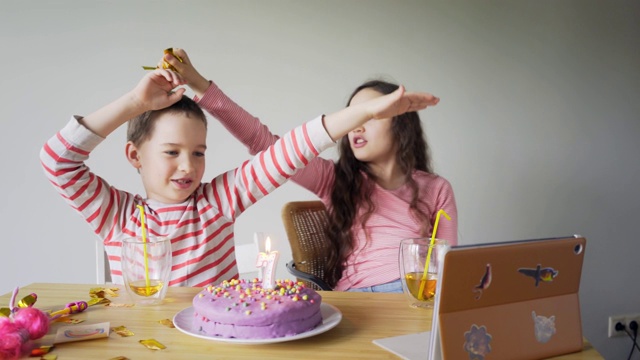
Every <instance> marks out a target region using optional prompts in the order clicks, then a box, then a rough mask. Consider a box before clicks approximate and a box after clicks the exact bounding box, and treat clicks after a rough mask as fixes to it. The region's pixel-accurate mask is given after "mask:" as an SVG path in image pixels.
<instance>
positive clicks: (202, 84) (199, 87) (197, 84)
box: [158, 48, 209, 96]
mask: <svg viewBox="0 0 640 360" xmlns="http://www.w3.org/2000/svg"><path fill="white" fill-rule="evenodd" d="M173 53H174V54H175V55H176V56H178V57H180V59H182V61H180V60H178V59H177V58H176V57H175V56H172V55H171V54H164V55H163V56H162V59H161V60H160V62H159V63H158V67H159V68H162V62H167V63H169V64H171V66H173V67H174V68H175V69H176V70H177V71H178V73H180V75H181V76H182V78H184V80H185V81H186V84H187V85H188V86H189V87H190V88H191V90H193V91H194V92H195V93H196V95H198V96H202V95H203V94H204V93H205V91H207V88H208V87H209V81H208V80H207V79H206V78H204V77H203V76H202V75H200V73H199V72H198V70H196V68H195V67H194V66H193V63H192V62H191V59H189V55H187V52H186V51H184V49H180V48H173Z"/></svg>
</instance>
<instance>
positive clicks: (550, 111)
mask: <svg viewBox="0 0 640 360" xmlns="http://www.w3.org/2000/svg"><path fill="white" fill-rule="evenodd" d="M35 4H37V5H35ZM35 4H34V3H33V2H28V1H19V0H10V1H7V0H5V1H3V2H2V10H1V12H0V44H2V49H3V54H2V56H1V57H0V68H1V69H2V75H0V81H1V82H2V86H1V87H0V109H2V113H1V114H2V115H1V117H0V119H1V124H2V131H1V132H0V146H2V153H3V154H4V166H3V168H4V170H3V171H2V174H3V176H1V177H0V187H1V188H2V189H3V191H4V196H3V201H2V202H0V219H1V221H2V225H3V228H4V233H3V235H2V238H3V239H2V245H1V250H0V274H1V276H0V293H5V292H8V291H10V290H11V289H12V288H13V287H14V286H17V285H26V284H28V283H31V282H84V283H88V282H92V281H93V280H94V278H95V271H94V261H95V260H94V257H93V254H94V250H93V249H94V244H95V236H94V235H93V233H92V232H91V231H90V230H89V227H88V226H86V225H85V224H84V221H83V220H82V219H81V218H80V217H79V216H78V215H76V214H75V213H74V212H73V211H72V210H70V209H69V208H68V207H67V205H65V204H64V202H63V201H62V200H61V199H60V198H59V197H58V195H57V194H56V192H55V191H54V190H53V189H52V188H51V186H50V185H49V184H48V183H47V181H46V180H45V177H44V176H43V174H42V170H41V169H40V165H39V161H38V151H39V150H40V147H41V146H42V144H43V143H44V142H45V140H46V139H47V138H49V137H50V136H51V135H53V134H54V133H55V132H56V131H57V130H58V129H59V128H61V127H62V126H63V125H64V124H65V123H66V121H67V120H68V119H69V117H70V116H71V115H72V114H87V113H88V112H90V111H92V110H94V109H96V108H97V107H99V106H101V105H103V104H105V103H107V102H109V101H111V100H112V99H115V98H116V97H117V96H119V95H120V94H122V93H124V92H125V91H127V90H129V89H130V88H131V87H132V86H133V85H134V84H136V83H137V81H138V80H139V79H140V77H141V76H143V71H142V70H141V68H140V65H154V64H155V63H156V61H157V59H158V57H159V56H160V54H161V52H162V50H163V49H164V48H165V47H169V46H176V47H182V48H185V49H187V50H188V51H189V54H190V55H191V58H192V60H193V61H194V62H195V64H196V65H197V66H198V68H199V69H200V70H201V72H202V73H203V74H206V75H207V76H208V77H210V78H212V79H214V80H215V81H216V82H217V83H218V84H219V85H220V86H221V87H222V88H223V89H225V90H226V92H227V93H228V94H229V95H230V96H231V97H233V98H235V99H236V100H237V101H238V102H239V103H240V104H243V105H245V107H246V108H247V109H248V110H250V111H252V112H253V113H254V114H257V115H259V116H261V118H262V120H263V121H264V122H266V123H267V124H269V125H270V127H271V128H272V130H274V131H275V132H277V133H282V132H284V131H285V130H288V129H289V128H292V127H293V126H295V125H297V124H300V123H302V122H303V121H306V120H309V119H311V118H313V117H314V116H316V115H318V114H320V113H323V112H330V111H334V110H337V109H339V108H341V107H342V106H344V103H345V101H346V99H347V96H348V94H349V93H350V91H351V90H352V89H353V88H354V87H355V86H356V85H358V84H359V83H361V82H362V81H364V80H366V79H368V78H370V77H374V76H379V75H381V76H386V77H387V78H389V79H392V80H396V81H398V82H401V83H403V84H405V85H406V86H407V88H409V89H413V90H425V91H431V92H433V93H435V94H437V95H439V96H440V97H441V98H442V102H441V103H440V104H439V105H438V106H437V107H436V108H434V109H429V110H428V111H425V112H423V113H422V114H421V115H422V117H423V120H424V123H425V125H426V129H427V132H428V139H429V141H430V144H431V147H432V151H433V156H434V159H435V166H436V170H437V171H438V172H439V173H440V174H441V175H443V176H445V177H446V178H448V179H449V180H450V181H451V182H452V184H453V186H454V189H455V192H456V197H457V201H458V206H459V217H460V239H461V242H462V243H478V242H486V241H502V240H510V239H521V238H533V237H548V236H557V235H567V234H573V233H579V234H582V235H584V236H586V237H587V239H588V247H587V255H586V259H585V267H584V272H583V281H582V287H581V302H582V314H583V328H584V332H585V336H586V337H587V338H588V339H589V340H590V341H591V342H592V343H593V344H594V345H595V346H596V348H597V349H598V350H599V351H600V352H601V353H602V354H603V355H605V357H606V358H609V359H618V358H622V357H623V356H626V354H627V353H628V351H629V350H630V346H631V342H630V341H629V340H628V339H623V338H616V339H608V338H607V337H606V331H607V329H606V324H607V318H608V316H609V315H615V314H625V313H637V312H640V305H639V304H640V301H639V300H640V290H639V286H638V285H637V284H638V280H637V275H638V273H639V269H640V266H639V265H638V254H639V253H640V239H638V231H637V224H638V222H639V221H640V205H639V204H640V191H638V189H637V187H638V185H640V161H639V160H638V155H639V154H640V145H639V144H640V141H638V137H639V135H640V119H639V117H640V105H639V101H638V99H639V98H640V45H639V44H640V42H639V41H638V39H639V38H640V25H639V23H640V22H639V21H638V18H639V16H638V15H640V3H639V2H637V1H636V2H621V1H607V2H605V1H584V0H574V1H562V2H558V1H550V0H549V1H535V2H534V1H483V2H478V1H471V0H470V1H446V2H445V1H399V2H392V1H315V2H311V1H306V2H303V1H293V0H292V1H255V2H249V1H190V2H186V1H184V2H183V1H154V2H141V1H140V2H133V1H108V2H107V1H80V0H69V1H56V2H44V1H43V2H37V3H35ZM123 145H124V132H122V131H118V132H116V133H115V134H113V135H112V136H111V137H110V138H109V139H108V140H107V141H106V142H105V143H104V144H103V145H101V146H100V147H99V149H98V150H97V151H95V152H94V154H92V159H91V160H90V163H89V165H90V166H91V168H92V170H93V171H95V172H97V173H99V174H102V175H107V174H108V176H105V177H107V178H108V179H110V181H111V182H112V183H113V184H114V185H117V186H119V187H122V188H125V189H128V190H131V191H135V192H141V187H140V183H139V179H138V177H137V175H136V173H135V171H134V170H133V169H132V168H130V166H129V165H128V163H126V161H125V159H124V156H123V154H124V150H123V149H124V146H123ZM209 146H210V150H209V151H208V158H209V161H208V164H207V165H208V170H207V177H210V176H213V175H214V174H217V173H219V172H221V171H223V170H227V169H229V168H231V167H233V166H234V165H236V164H238V163H239V162H240V161H242V160H243V159H246V158H247V154H246V151H245V150H244V148H243V147H242V146H241V145H239V144H238V143H237V142H236V141H235V140H234V139H233V138H231V137H230V136H229V135H228V134H227V133H226V132H225V131H224V130H223V129H222V128H221V127H220V126H218V125H217V124H216V123H215V121H213V123H212V126H211V127H210V131H209ZM328 156H333V154H332V153H329V155H328ZM311 198H313V196H312V195H311V194H309V193H307V192H305V191H303V190H301V189H300V188H299V187H297V186H296V185H295V184H287V185H285V186H284V187H283V188H281V189H279V190H277V191H276V192H275V193H274V194H273V195H271V196H269V197H267V198H266V199H264V200H263V201H261V202H260V203H259V204H257V205H256V206H254V207H253V208H250V209H249V210H248V211H247V212H246V213H245V214H244V215H243V216H242V217H241V218H240V220H239V221H238V223H237V226H236V239H237V241H238V242H240V243H246V242H249V241H250V240H251V237H252V234H253V233H254V232H256V231H264V232H270V233H272V234H273V235H274V237H275V239H274V241H275V246H276V247H277V248H279V249H282V252H283V256H282V257H281V258H282V260H283V262H284V261H287V260H288V259H289V258H290V257H289V256H290V254H289V253H288V252H289V250H288V245H287V241H286V238H285V236H284V230H283V228H282V225H281V221H280V214H279V213H280V208H281V206H282V204H283V203H284V202H286V201H289V200H297V199H311ZM279 270H280V271H279V274H278V275H279V276H286V272H285V271H284V266H283V265H282V264H281V266H280V269H279Z"/></svg>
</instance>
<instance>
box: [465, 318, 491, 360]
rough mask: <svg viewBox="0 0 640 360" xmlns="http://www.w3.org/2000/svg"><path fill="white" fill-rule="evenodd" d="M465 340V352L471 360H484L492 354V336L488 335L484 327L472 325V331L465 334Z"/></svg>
mask: <svg viewBox="0 0 640 360" xmlns="http://www.w3.org/2000/svg"><path fill="white" fill-rule="evenodd" d="M464 340H465V342H464V351H466V352H467V353H468V354H469V359H470V360H484V357H485V356H487V354H488V353H490V352H491V345H489V343H490V342H491V335H490V334H488V333H487V328H486V327H485V326H484V325H482V326H480V327H478V325H475V324H473V325H471V329H469V331H467V332H465V333H464Z"/></svg>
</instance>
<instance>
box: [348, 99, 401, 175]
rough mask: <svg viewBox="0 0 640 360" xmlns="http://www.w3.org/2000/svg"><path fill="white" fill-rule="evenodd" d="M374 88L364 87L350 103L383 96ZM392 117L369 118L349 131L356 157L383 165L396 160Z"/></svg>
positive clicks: (350, 141) (350, 142)
mask: <svg viewBox="0 0 640 360" xmlns="http://www.w3.org/2000/svg"><path fill="white" fill-rule="evenodd" d="M382 95H383V94H381V93H379V92H377V91H375V90H373V89H369V88H367V89H362V90H360V91H359V92H358V93H357V94H356V95H354V96H353V98H352V99H351V102H350V103H349V105H354V104H359V103H362V102H365V101H367V100H371V99H374V98H377V97H380V96H382ZM391 122H392V118H386V119H380V120H374V119H372V120H369V121H367V122H366V123H364V124H363V125H362V126H360V127H357V128H355V129H354V130H352V131H351V132H349V134H348V137H349V144H350V146H351V150H352V151H353V154H354V156H355V157H356V159H358V160H360V161H362V162H366V163H375V164H380V165H383V164H385V163H389V162H395V155H396V147H395V144H394V142H393V137H392V135H391Z"/></svg>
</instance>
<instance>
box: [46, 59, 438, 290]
mask: <svg viewBox="0 0 640 360" xmlns="http://www.w3.org/2000/svg"><path fill="white" fill-rule="evenodd" d="M184 84H185V81H184V79H183V78H182V77H181V76H180V74H178V73H176V72H173V71H171V70H169V69H156V70H154V71H153V72H151V73H149V74H147V75H146V76H145V77H144V78H143V79H142V80H141V81H140V82H139V83H138V85H137V86H136V87H135V88H134V89H133V90H132V91H130V92H128V93H127V94H125V95H123V96H122V97H120V98H119V99H117V100H115V101H114V102H112V103H110V104H108V105H106V106H105V107H103V108H101V109H99V110H97V111H96V112H94V113H92V114H90V115H88V116H86V117H79V116H76V117H74V118H73V119H71V121H70V122H69V123H68V124H67V125H66V126H65V127H64V128H63V129H62V130H60V131H59V132H58V133H57V134H56V135H55V136H54V137H52V138H51V139H50V140H49V141H48V142H47V143H46V144H45V146H44V147H43V149H42V151H41V153H40V160H41V163H42V166H43V167H44V169H45V173H46V175H47V177H48V178H49V180H50V181H51V182H52V183H53V185H54V187H55V188H56V189H57V190H58V192H59V193H60V194H61V195H62V196H63V198H65V200H66V201H67V202H68V203H69V204H70V205H71V206H72V207H73V208H74V209H76V210H77V211H78V212H79V213H80V214H81V215H82V216H83V217H84V218H85V220H86V221H87V222H88V223H89V225H90V226H91V227H92V228H93V230H94V231H95V233H96V234H97V235H98V236H99V237H100V239H101V240H102V241H103V242H104V245H105V250H106V252H107V255H108V259H109V265H110V267H111V276H112V280H113V282H114V283H117V284H122V283H123V278H122V271H121V266H120V249H121V244H122V239H123V238H126V237H133V236H140V235H141V232H142V229H141V228H140V212H139V209H138V205H140V206H142V207H143V208H144V211H145V215H146V226H147V227H148V229H147V234H149V235H150V236H166V237H169V238H170V239H171V246H172V267H171V275H170V280H169V286H204V285H207V284H210V283H216V282H219V281H221V280H224V279H232V278H237V277H238V272H237V268H236V261H235V253H234V239H233V224H234V221H235V219H236V218H237V217H238V216H239V215H240V214H241V213H242V212H243V211H244V210H245V209H246V208H247V207H249V206H251V205H252V204H254V203H255V202H256V201H257V200H259V199H260V198H262V197H263V196H265V195H267V194H268V193H269V192H271V191H273V190H275V189H276V188H277V187H278V186H280V185H282V184H283V183H284V182H285V181H286V180H287V179H288V178H289V177H291V176H292V175H293V174H294V173H295V172H296V170H297V169H299V168H301V167H304V166H305V165H306V164H307V163H308V162H309V160H311V159H312V158H314V157H316V156H317V155H318V154H319V153H320V152H321V151H323V150H324V149H326V148H328V147H329V146H331V145H333V144H334V141H335V140H336V139H339V138H340V137H342V136H344V135H345V134H347V133H348V132H349V131H350V130H351V129H353V128H355V127H357V126H359V125H361V124H363V123H364V122H366V121H368V120H370V119H381V118H385V117H389V116H394V115H395V114H398V113H403V112H406V111H415V110H419V109H423V108H425V107H426V106H427V105H431V104H433V103H434V101H435V102H437V98H435V97H434V96H433V95H430V94H425V93H422V94H421V93H406V94H405V93H404V89H402V88H401V89H399V91H397V92H395V93H393V94H390V95H389V96H385V97H381V98H378V99H374V100H372V101H368V102H366V103H364V104H362V105H358V106H354V107H349V108H347V109H343V110H341V111H339V112H337V113H334V114H331V115H327V116H320V117H318V118H316V119H314V120H312V121H310V122H308V123H306V124H304V125H302V126H299V127H297V128H295V129H294V130H292V131H291V132H289V133H287V134H285V135H284V136H283V137H282V138H281V139H280V140H278V141H277V142H276V143H275V144H274V145H273V146H271V147H269V148H268V149H267V150H265V151H264V152H261V153H259V154H257V155H256V156H255V157H254V158H253V159H251V160H250V161H246V162H244V163H243V164H242V165H241V166H240V167H238V168H236V169H233V170H230V171H227V172H226V173H223V174H221V175H218V176H217V177H215V178H214V179H213V180H211V181H210V182H205V183H201V180H202V176H203V174H204V167H205V156H204V155H205V150H206V118H205V116H204V114H203V112H202V110H201V109H200V108H199V107H198V106H197V105H195V103H193V101H192V100H189V99H188V98H186V97H184V96H183V94H184V91H185V89H184V88H177V87H178V86H180V85H184ZM129 119H132V120H130V124H129V129H128V139H127V140H128V141H127V144H126V148H125V149H126V156H127V160H128V161H129V162H130V163H131V165H132V166H133V167H134V168H136V169H137V170H138V172H139V173H140V177H141V179H142V183H143V186H144V189H145V192H146V196H145V197H142V196H140V195H133V194H131V193H128V192H125V191H122V190H119V189H116V188H113V187H111V186H109V184H108V183H107V182H106V181H105V180H104V179H102V178H100V177H98V176H96V175H95V174H93V173H91V172H90V171H89V169H88V168H87V166H86V165H85V164H84V161H86V159H88V157H89V154H90V152H91V151H92V150H93V149H94V148H95V147H96V146H97V145H98V144H99V143H100V142H101V141H102V140H104V138H106V137H107V136H108V135H109V134H110V133H111V132H113V131H114V130H115V129H116V128H117V127H118V126H120V125H122V124H124V123H125V122H127V121H129Z"/></svg>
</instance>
